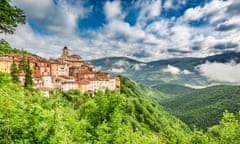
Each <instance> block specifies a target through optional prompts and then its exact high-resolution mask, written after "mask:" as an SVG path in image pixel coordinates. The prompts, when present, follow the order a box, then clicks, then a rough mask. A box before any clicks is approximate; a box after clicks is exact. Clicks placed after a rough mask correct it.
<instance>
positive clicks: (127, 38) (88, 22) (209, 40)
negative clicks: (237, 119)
mask: <svg viewBox="0 0 240 144" xmlns="http://www.w3.org/2000/svg"><path fill="white" fill-rule="evenodd" d="M12 3H13V4H14V5H16V6H18V7H19V8H21V9H23V10H24V12H25V14H26V16H27V23H26V25H22V26H19V27H18V28H17V31H16V33H15V34H14V35H1V36H2V37H3V38H5V39H6V40H8V41H9V42H10V43H11V45H12V46H13V47H17V48H23V49H26V50H28V51H30V52H33V53H36V54H38V55H40V56H44V57H47V58H49V57H55V58H56V57H59V56H60V53H61V50H62V48H63V47H64V46H65V45H67V46H68V47H69V48H70V50H71V53H74V54H79V55H81V56H82V57H83V58H84V59H95V58H101V57H106V56H128V57H131V58H135V59H138V60H142V61H152V60H158V59H166V58H173V57H174V58H175V57H203V56H208V55H214V54H219V53H223V52H228V51H239V50H240V1H239V0H235V1H234V0H111V1H110V0H44V1H35V0H21V1H19V0H12Z"/></svg>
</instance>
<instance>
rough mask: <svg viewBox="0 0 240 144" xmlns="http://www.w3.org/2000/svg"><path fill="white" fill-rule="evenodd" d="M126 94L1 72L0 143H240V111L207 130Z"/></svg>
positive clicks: (127, 82) (124, 81) (126, 90)
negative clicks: (47, 87) (47, 84)
mask: <svg viewBox="0 0 240 144" xmlns="http://www.w3.org/2000/svg"><path fill="white" fill-rule="evenodd" d="M121 79H122V86H121V90H122V91H121V93H119V92H117V91H114V92H111V91H106V92H101V91H99V92H96V93H95V94H94V95H93V96H89V95H88V94H86V93H85V94H81V93H80V92H79V91H77V90H71V91H68V92H58V91H51V93H50V96H49V97H45V96H44V95H43V94H42V93H41V91H39V90H37V89H34V88H31V87H27V88H22V87H20V86H19V85H17V84H14V83H13V82H12V81H11V79H10V76H9V75H7V74H4V73H0V87H1V89H0V97H1V98H0V111H1V113H0V129H1V131H0V143H6V144H7V143H152V144H153V143H184V144H185V143H239V142H240V137H239V135H240V133H239V128H240V124H239V119H240V113H238V114H236V115H234V114H232V113H228V112H225V113H224V118H223V119H222V120H221V122H220V123H219V125H216V126H213V127H211V128H209V129H208V131H207V132H202V131H198V130H194V131H190V130H189V128H188V127H187V126H186V125H185V124H184V123H182V122H181V121H180V120H178V119H176V118H175V117H174V116H172V115H170V114H168V113H167V112H165V111H164V110H163V109H162V108H161V107H159V106H158V105H156V104H154V103H152V102H150V101H149V100H148V99H146V98H144V97H142V96H140V95H138V93H137V91H135V90H134V89H131V87H128V86H129V85H132V86H134V83H133V82H132V81H130V80H128V79H127V78H123V77H121Z"/></svg>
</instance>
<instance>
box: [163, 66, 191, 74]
mask: <svg viewBox="0 0 240 144" xmlns="http://www.w3.org/2000/svg"><path fill="white" fill-rule="evenodd" d="M162 71H163V72H169V73H171V74H173V75H178V74H184V75H189V74H192V72H190V71H189V70H186V69H184V70H181V69H180V68H178V67H175V66H172V65H167V67H166V68H164V69H163V70H162Z"/></svg>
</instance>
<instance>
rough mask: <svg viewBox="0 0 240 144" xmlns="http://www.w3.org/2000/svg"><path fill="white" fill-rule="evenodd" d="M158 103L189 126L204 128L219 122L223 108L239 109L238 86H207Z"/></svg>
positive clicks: (239, 88)
mask: <svg viewBox="0 0 240 144" xmlns="http://www.w3.org/2000/svg"><path fill="white" fill-rule="evenodd" d="M159 103H160V104H161V105H162V106H163V107H165V108H166V109H167V110H168V111H169V112H170V113H172V114H173V115H175V116H176V117H178V118H180V119H181V120H182V121H184V122H185V123H186V124H188V125H189V126H190V127H191V128H194V126H196V127H197V128H202V129H205V130H206V129H207V128H208V127H210V126H212V125H215V124H217V123H218V122H219V120H220V119H221V117H222V113H223V112H224V111H225V110H228V111H229V112H238V111H239V109H240V86H223V85H222V86H213V87H208V88H204V89H200V90H196V91H194V92H193V93H189V94H183V95H180V96H175V97H169V98H168V99H164V100H161V101H159Z"/></svg>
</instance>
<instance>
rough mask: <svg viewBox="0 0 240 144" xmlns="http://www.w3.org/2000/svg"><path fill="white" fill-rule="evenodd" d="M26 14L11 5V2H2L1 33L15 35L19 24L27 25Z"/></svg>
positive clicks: (0, 13)
mask: <svg viewBox="0 0 240 144" xmlns="http://www.w3.org/2000/svg"><path fill="white" fill-rule="evenodd" d="M25 18H26V17H25V15H24V12H23V11H22V10H21V9H19V8H18V7H16V6H12V5H11V4H10V0H0V33H5V34H13V33H14V32H15V30H16V27H17V26H18V25H19V24H25Z"/></svg>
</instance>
